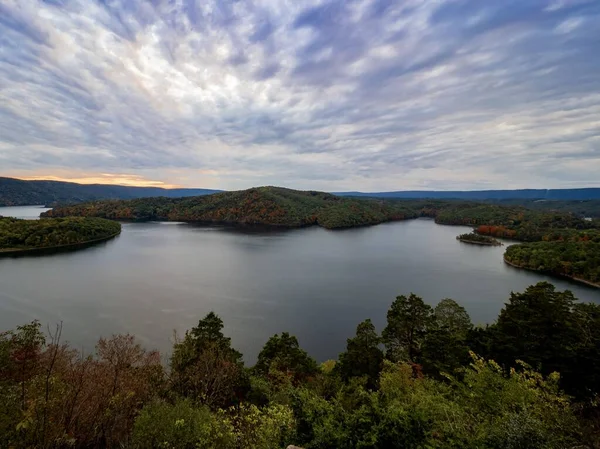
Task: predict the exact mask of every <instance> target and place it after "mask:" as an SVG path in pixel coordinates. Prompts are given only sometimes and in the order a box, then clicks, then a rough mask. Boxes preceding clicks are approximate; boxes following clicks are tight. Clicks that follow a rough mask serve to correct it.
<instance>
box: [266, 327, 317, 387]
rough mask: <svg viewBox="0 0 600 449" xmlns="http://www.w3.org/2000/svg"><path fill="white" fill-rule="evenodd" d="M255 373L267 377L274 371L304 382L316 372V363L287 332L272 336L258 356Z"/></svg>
mask: <svg viewBox="0 0 600 449" xmlns="http://www.w3.org/2000/svg"><path fill="white" fill-rule="evenodd" d="M254 370H255V372H256V373H258V374H260V375H262V376H267V375H268V374H269V372H270V371H272V370H275V371H279V372H283V373H285V374H288V375H289V376H291V377H292V378H293V379H294V380H295V381H298V382H300V381H303V380H306V379H307V378H308V377H310V376H314V375H315V374H316V373H317V372H318V367H317V362H316V361H315V360H314V359H313V358H312V357H310V356H309V355H308V353H307V352H306V351H304V350H303V349H301V348H300V345H299V344H298V339H297V338H296V337H294V336H293V335H290V334H289V333H287V332H283V333H282V334H281V337H280V336H279V335H277V334H276V335H274V336H272V337H271V338H269V340H268V341H267V343H265V346H264V347H263V348H262V350H261V351H260V353H259V354H258V360H257V362H256V365H255V366H254Z"/></svg>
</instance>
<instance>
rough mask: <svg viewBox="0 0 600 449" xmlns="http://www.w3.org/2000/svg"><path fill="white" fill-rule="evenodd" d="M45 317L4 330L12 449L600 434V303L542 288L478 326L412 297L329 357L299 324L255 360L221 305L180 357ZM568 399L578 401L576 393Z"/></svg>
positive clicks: (563, 441)
mask: <svg viewBox="0 0 600 449" xmlns="http://www.w3.org/2000/svg"><path fill="white" fill-rule="evenodd" d="M61 333H62V328H61V326H58V327H56V329H54V330H51V331H50V332H49V334H47V335H45V334H44V333H42V332H41V326H40V324H39V323H38V322H33V323H31V324H27V325H23V326H19V327H17V328H16V329H14V330H11V331H7V332H3V333H0V403H1V404H2V407H1V408H0V447H6V448H14V449H25V448H33V447H36V448H63V447H65V448H66V447H70V448H75V449H79V448H81V449H84V448H93V447H98V448H100V447H102V448H104V447H106V448H114V447H123V448H144V449H145V448H181V449H187V448H202V449H246V448H253V449H281V448H284V447H286V445H288V444H295V445H300V446H302V447H305V448H307V449H355V448H364V449H367V448H368V449H401V448H402V449H406V448H408V449H418V448H432V449H445V448H455V449H508V448H528V449H538V448H539V449H561V448H574V447H589V448H591V447H597V445H598V444H599V443H600V434H599V432H600V431H599V429H600V418H599V416H600V413H599V412H600V410H599V409H598V402H597V400H596V398H597V395H598V394H599V393H600V352H599V351H598V347H600V306H598V305H595V304H580V303H578V302H577V300H576V298H574V297H573V295H572V293H570V292H569V291H564V292H561V291H557V290H556V289H555V288H554V287H553V286H552V285H551V284H548V283H539V284H537V285H534V286H531V287H529V288H528V289H527V290H526V291H525V292H523V293H512V294H511V296H510V298H508V301H507V303H506V305H505V306H504V308H503V309H502V311H501V312H500V315H499V316H498V319H497V321H496V322H495V323H494V324H492V325H490V326H486V327H475V326H473V324H472V323H471V319H470V317H469V315H468V314H467V312H466V310H465V309H464V308H463V307H462V306H460V305H459V304H458V303H456V302H455V301H453V300H452V299H443V300H441V301H440V302H439V303H438V304H437V305H436V306H435V307H431V306H429V305H427V304H426V303H425V302H424V301H423V300H422V298H420V297H419V296H417V295H415V294H410V295H408V296H398V297H397V298H396V299H395V300H394V301H393V302H392V304H391V307H390V309H389V310H388V312H387V323H386V326H385V328H384V329H383V331H382V332H381V333H378V332H377V330H376V329H375V327H374V326H373V324H372V322H371V320H368V319H367V320H365V321H363V322H362V323H360V324H359V325H358V326H357V329H356V335H355V336H353V337H352V338H349V339H348V340H347V345H346V349H345V351H344V352H342V353H341V354H340V355H339V357H338V359H337V361H336V360H330V361H327V362H324V363H322V364H321V365H319V364H318V363H317V362H316V361H315V360H314V359H313V358H312V357H311V356H310V355H309V354H308V353H307V352H306V351H304V350H303V349H302V348H301V347H300V345H299V342H298V340H297V339H296V338H295V337H294V336H292V335H290V334H288V333H286V332H283V333H281V334H277V335H274V336H273V337H271V338H270V339H269V340H268V341H267V342H266V343H265V345H264V347H263V348H262V350H261V351H260V353H259V354H258V359H257V362H256V364H255V365H254V367H251V368H248V367H246V366H245V365H244V363H243V359H242V354H241V353H240V352H239V351H237V350H236V349H235V348H234V347H233V346H232V342H231V340H230V339H229V338H228V337H226V336H225V335H224V334H223V322H222V320H221V319H220V318H219V317H218V316H217V315H215V314H214V313H209V314H208V315H207V316H206V317H205V318H203V319H201V320H200V321H199V323H198V325H197V326H196V327H194V328H192V329H191V330H189V331H188V332H186V333H185V335H184V336H183V337H182V338H180V339H177V340H176V341H175V343H174V346H173V351H172V355H171V357H170V359H169V363H168V366H164V365H163V364H162V363H161V356H160V354H158V353H157V352H156V351H147V350H145V349H143V348H142V347H141V346H140V344H139V343H138V342H137V341H136V340H135V338H134V337H133V336H131V335H116V336H112V337H111V338H107V339H104V338H103V339H100V341H99V342H98V345H97V346H96V351H95V354H93V355H91V354H84V353H82V352H80V351H78V350H76V349H75V348H74V347H72V346H70V345H68V344H65V343H64V342H63V340H62V338H61ZM567 394H568V395H567Z"/></svg>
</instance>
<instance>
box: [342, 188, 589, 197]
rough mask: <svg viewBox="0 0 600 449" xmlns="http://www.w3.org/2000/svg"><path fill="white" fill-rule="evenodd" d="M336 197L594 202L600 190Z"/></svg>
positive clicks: (417, 192) (415, 192)
mask: <svg viewBox="0 0 600 449" xmlns="http://www.w3.org/2000/svg"><path fill="white" fill-rule="evenodd" d="M335 195H340V196H353V197H365V196H366V197H372V198H434V199H460V200H507V199H521V200H594V199H600V188H586V189H521V190H455V191H450V190H443V191H435V190H406V191H397V192H372V193H365V192H337V193H335Z"/></svg>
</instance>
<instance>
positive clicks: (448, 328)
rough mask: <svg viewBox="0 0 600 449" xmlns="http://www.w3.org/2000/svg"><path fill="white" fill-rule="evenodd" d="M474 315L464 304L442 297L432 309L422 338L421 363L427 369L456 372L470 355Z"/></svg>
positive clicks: (431, 372) (433, 372) (437, 372)
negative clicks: (471, 316) (472, 316)
mask: <svg viewBox="0 0 600 449" xmlns="http://www.w3.org/2000/svg"><path fill="white" fill-rule="evenodd" d="M472 327H473V325H472V323H471V318H470V317H469V314H468V313H467V311H466V310H465V308H464V307H462V306H460V305H459V304H457V303H456V301H454V300H452V299H449V298H447V299H443V300H441V301H440V302H439V303H438V305H437V306H435V308H434V309H433V320H432V322H431V324H430V325H429V328H428V329H427V333H426V336H425V341H424V342H423V347H422V355H421V363H422V364H423V368H424V370H425V372H426V373H429V374H432V375H438V374H440V373H453V372H454V371H456V370H457V369H459V368H460V367H461V366H463V365H465V364H466V362H467V361H468V359H469V356H468V353H469V347H468V342H467V338H468V336H469V333H470V331H471V329H472Z"/></svg>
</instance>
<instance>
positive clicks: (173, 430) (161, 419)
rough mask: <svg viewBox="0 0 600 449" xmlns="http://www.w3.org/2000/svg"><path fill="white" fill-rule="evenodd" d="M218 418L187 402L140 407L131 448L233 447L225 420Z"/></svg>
mask: <svg viewBox="0 0 600 449" xmlns="http://www.w3.org/2000/svg"><path fill="white" fill-rule="evenodd" d="M220 418H221V417H220V416H216V415H213V414H212V413H211V412H210V410H209V409H208V408H207V407H196V406H194V405H193V404H192V402H190V401H189V400H180V401H177V402H175V404H169V403H167V402H164V401H158V402H156V403H153V404H150V405H148V406H146V407H144V409H143V410H142V412H141V413H140V415H139V416H138V417H137V419H136V420H135V424H134V427H133V433H132V439H131V443H132V444H131V445H132V447H134V448H140V449H146V448H164V449H212V448H215V449H216V448H225V447H233V444H234V436H233V430H232V428H231V426H230V425H229V423H228V422H227V420H223V419H220Z"/></svg>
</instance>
